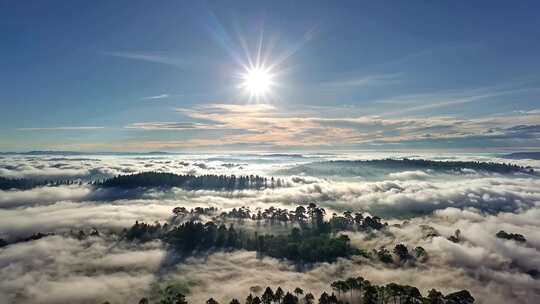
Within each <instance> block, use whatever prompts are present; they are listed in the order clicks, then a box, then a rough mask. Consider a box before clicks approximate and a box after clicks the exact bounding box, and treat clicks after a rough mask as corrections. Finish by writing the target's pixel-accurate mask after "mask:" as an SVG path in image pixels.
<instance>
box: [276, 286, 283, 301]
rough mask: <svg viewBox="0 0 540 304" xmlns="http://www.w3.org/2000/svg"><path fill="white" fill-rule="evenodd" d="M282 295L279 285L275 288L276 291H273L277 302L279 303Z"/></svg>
mask: <svg viewBox="0 0 540 304" xmlns="http://www.w3.org/2000/svg"><path fill="white" fill-rule="evenodd" d="M283 295H284V292H283V289H281V287H279V286H278V288H277V289H276V292H275V293H274V298H275V300H276V301H277V302H278V303H281V299H283Z"/></svg>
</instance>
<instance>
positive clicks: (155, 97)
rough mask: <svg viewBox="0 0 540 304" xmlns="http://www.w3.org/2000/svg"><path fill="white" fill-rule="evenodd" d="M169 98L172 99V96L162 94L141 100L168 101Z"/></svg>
mask: <svg viewBox="0 0 540 304" xmlns="http://www.w3.org/2000/svg"><path fill="white" fill-rule="evenodd" d="M169 97H171V95H169V94H160V95H155V96H147V97H143V98H141V100H156V99H166V98H169Z"/></svg>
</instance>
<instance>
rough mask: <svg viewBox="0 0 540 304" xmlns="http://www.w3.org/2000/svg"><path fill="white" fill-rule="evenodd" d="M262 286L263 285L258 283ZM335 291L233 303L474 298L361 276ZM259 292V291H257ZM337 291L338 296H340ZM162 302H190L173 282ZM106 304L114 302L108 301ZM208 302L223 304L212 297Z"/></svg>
mask: <svg viewBox="0 0 540 304" xmlns="http://www.w3.org/2000/svg"><path fill="white" fill-rule="evenodd" d="M257 287H259V286H257ZM330 288H331V290H332V291H331V292H330V293H328V292H326V291H323V292H322V293H321V294H320V296H319V297H318V300H317V299H316V297H315V295H314V294H313V293H311V292H309V291H307V290H304V289H302V288H300V287H296V288H294V290H290V291H285V290H283V289H282V288H281V287H279V286H278V287H277V288H276V289H275V291H274V290H273V289H272V288H271V287H270V286H268V287H266V288H265V289H264V292H262V293H261V291H262V288H261V287H259V288H252V290H251V291H252V292H251V293H249V294H248V295H247V297H246V298H245V300H244V301H243V302H240V300H238V299H237V298H233V299H231V300H230V302H229V304H240V303H245V304H315V303H318V304H347V303H350V304H360V303H362V304H397V303H400V304H414V303H418V304H472V303H474V302H475V299H474V297H473V296H472V295H471V294H470V292H469V291H467V290H460V291H457V292H452V293H449V294H447V295H444V294H443V293H441V292H440V291H438V290H436V289H431V290H430V291H429V292H428V293H427V295H426V296H425V297H424V296H423V295H422V293H421V292H420V291H419V290H418V288H416V287H414V286H410V285H400V284H396V283H388V284H386V285H377V284H373V283H371V282H370V281H369V280H367V279H364V278H363V277H361V276H358V277H349V278H347V279H345V280H337V281H334V282H332V283H330ZM255 291H258V292H257V293H258V294H257V293H255V294H254V293H253V292H255ZM336 293H337V295H336ZM149 303H151V302H150V301H149V300H148V298H142V299H141V300H140V301H139V304H149ZM154 303H159V304H188V301H187V300H186V295H184V294H183V293H182V292H180V291H178V289H176V288H175V287H174V286H173V285H169V286H167V287H166V288H164V289H163V290H161V292H160V298H159V300H158V301H157V302H154ZM103 304H110V303H109V302H104V303H103ZM206 304H220V303H219V302H218V301H216V300H215V299H214V298H212V297H210V298H209V299H208V300H207V301H206Z"/></svg>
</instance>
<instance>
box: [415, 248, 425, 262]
mask: <svg viewBox="0 0 540 304" xmlns="http://www.w3.org/2000/svg"><path fill="white" fill-rule="evenodd" d="M414 257H415V258H416V260H418V261H419V262H422V263H423V262H425V261H427V259H428V255H427V252H426V250H425V249H424V248H423V247H421V246H418V247H416V248H414Z"/></svg>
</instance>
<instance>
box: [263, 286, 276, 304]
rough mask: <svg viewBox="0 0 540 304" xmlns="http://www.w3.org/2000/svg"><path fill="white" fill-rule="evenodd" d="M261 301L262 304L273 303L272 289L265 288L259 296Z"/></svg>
mask: <svg viewBox="0 0 540 304" xmlns="http://www.w3.org/2000/svg"><path fill="white" fill-rule="evenodd" d="M261 300H262V302H263V303H264V304H270V303H272V301H274V292H273V291H272V288H270V287H266V289H265V290H264V293H263V294H262V296H261Z"/></svg>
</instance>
